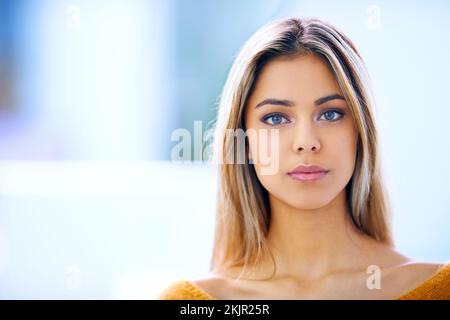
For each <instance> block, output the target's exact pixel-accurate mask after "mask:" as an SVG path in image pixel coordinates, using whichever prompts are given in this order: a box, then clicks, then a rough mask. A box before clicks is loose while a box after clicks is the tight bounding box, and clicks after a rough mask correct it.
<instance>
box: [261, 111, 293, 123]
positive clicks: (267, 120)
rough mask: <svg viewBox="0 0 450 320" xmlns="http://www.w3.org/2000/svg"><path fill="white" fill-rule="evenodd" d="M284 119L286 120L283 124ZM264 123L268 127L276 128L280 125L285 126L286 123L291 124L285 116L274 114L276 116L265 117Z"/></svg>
mask: <svg viewBox="0 0 450 320" xmlns="http://www.w3.org/2000/svg"><path fill="white" fill-rule="evenodd" d="M283 119H284V120H286V121H284V122H283ZM262 121H263V122H264V123H266V124H268V125H271V126H276V125H279V124H283V123H286V122H289V121H288V120H287V119H286V118H285V117H284V116H283V115H281V114H278V113H274V114H269V115H268V116H265V117H264V118H263V119H262Z"/></svg>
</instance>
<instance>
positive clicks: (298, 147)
mask: <svg viewBox="0 0 450 320" xmlns="http://www.w3.org/2000/svg"><path fill="white" fill-rule="evenodd" d="M293 150H294V152H302V153H305V152H306V153H308V152H317V151H319V150H320V142H319V138H318V136H317V134H316V132H315V130H314V127H313V125H312V124H311V123H310V122H309V121H303V122H302V123H299V124H298V125H297V128H296V130H295V137H294V142H293Z"/></svg>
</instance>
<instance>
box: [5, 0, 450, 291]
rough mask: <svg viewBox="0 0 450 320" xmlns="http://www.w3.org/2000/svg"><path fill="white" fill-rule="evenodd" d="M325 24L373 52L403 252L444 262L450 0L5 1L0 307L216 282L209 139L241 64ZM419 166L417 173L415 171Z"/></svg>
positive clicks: (448, 237) (371, 65)
mask: <svg viewBox="0 0 450 320" xmlns="http://www.w3.org/2000/svg"><path fill="white" fill-rule="evenodd" d="M293 15H296V16H300V17H318V18H321V19H324V20H326V21H329V22H331V23H332V24H334V25H335V26H336V27H338V28H339V29H341V30H343V31H344V32H345V33H346V34H347V35H348V36H349V37H350V39H352V40H353V42H354V43H355V44H356V46H357V47H358V48H359V50H360V51H361V53H362V55H363V56H364V58H365V61H366V64H367V67H368V69H369V72H370V74H371V77H372V80H373V85H374V93H375V96H376V99H377V102H378V105H377V109H376V110H375V114H376V117H377V120H378V127H379V133H380V141H381V148H382V149H381V152H382V158H383V164H384V169H385V175H386V182H387V184H388V188H389V191H390V193H391V200H392V204H393V209H394V220H393V223H394V235H395V240H396V245H397V248H398V250H399V251H401V252H403V253H405V254H406V255H408V256H410V257H412V258H414V259H418V260H426V261H436V262H444V261H448V260H450V234H449V232H448V228H449V225H450V191H449V188H448V181H449V178H450V169H448V163H450V146H449V144H448V140H447V139H448V138H449V137H450V126H449V125H448V124H447V120H446V113H447V110H448V108H449V102H448V99H447V97H446V92H447V91H448V88H449V85H450V62H449V57H450V38H449V37H448V32H449V30H450V3H448V2H446V1H395V2H393V1H339V2H337V1H298V0H297V1H289V0H287V1H279V0H265V1H259V0H258V1H257V0H248V1H235V0H233V1H217V0H196V1H182V0H152V1H143V0H142V1H140V0H127V1H125V0H122V1H119V0H108V1H107V0H104V1H101V0H71V1H68V0H65V1H61V0H40V1H32V0H1V1H0V299H24V298H26V299H46V298H58V299H79V298H86V299H100V298H105V299H129V298H136V299H152V298H154V297H155V295H156V294H157V293H159V292H160V290H162V288H164V287H165V286H166V285H167V284H168V283H169V282H171V281H172V280H177V279H179V278H180V277H186V278H195V277H200V276H202V275H204V274H205V273H207V272H208V266H209V259H210V254H211V248H212V240H213V231H214V230H213V227H214V214H215V212H214V201H215V193H214V191H215V185H216V175H215V172H214V171H213V170H212V168H211V166H209V165H208V164H206V163H203V162H202V158H201V156H199V153H198V152H196V150H197V151H198V149H196V148H197V147H196V146H195V145H193V146H192V153H187V154H183V157H184V158H183V159H184V160H192V162H188V161H172V159H173V150H174V147H175V146H176V145H177V144H178V143H179V140H178V138H177V137H179V136H180V135H179V134H177V132H178V133H180V132H181V134H183V133H189V134H190V135H191V136H192V137H195V136H197V137H202V134H204V133H205V131H206V129H207V127H208V124H209V123H210V122H211V121H212V120H213V119H214V117H215V112H216V109H215V108H216V107H217V101H218V97H219V94H220V91H221V88H222V86H223V84H224V82H225V79H226V76H227V72H228V70H229V68H230V67H231V64H232V61H233V57H234V56H235V55H236V54H237V52H238V50H239V48H240V47H241V46H242V45H243V43H244V42H245V40H246V39H247V38H248V37H249V36H250V35H251V34H252V33H254V32H255V31H256V30H257V29H258V28H259V27H261V26H262V25H263V24H265V23H266V22H268V21H269V20H272V19H275V18H280V17H285V16H293ZM424 168H426V170H425V171H424V170H423V169H424Z"/></svg>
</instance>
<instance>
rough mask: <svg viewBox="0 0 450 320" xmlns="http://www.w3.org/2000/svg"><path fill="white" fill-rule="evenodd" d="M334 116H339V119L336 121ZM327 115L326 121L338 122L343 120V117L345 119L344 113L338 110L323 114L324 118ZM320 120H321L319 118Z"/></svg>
mask: <svg viewBox="0 0 450 320" xmlns="http://www.w3.org/2000/svg"><path fill="white" fill-rule="evenodd" d="M333 114H335V115H336V114H337V115H339V117H338V118H337V119H336V118H335V117H334V116H333ZM324 115H325V120H327V121H332V122H333V121H337V120H339V119H342V118H343V117H344V113H343V112H341V111H337V110H327V111H325V112H324V113H322V116H324ZM322 116H321V118H322ZM319 119H320V118H319Z"/></svg>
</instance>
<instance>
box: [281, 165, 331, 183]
mask: <svg viewBox="0 0 450 320" xmlns="http://www.w3.org/2000/svg"><path fill="white" fill-rule="evenodd" d="M328 171H329V170H327V169H325V168H322V167H320V166H316V165H312V166H305V165H300V166H298V167H296V168H295V169H294V170H292V171H290V172H289V173H288V175H289V176H290V177H291V178H292V179H294V180H300V181H316V180H319V179H322V178H323V177H324V176H325V175H326V174H327V173H328Z"/></svg>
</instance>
